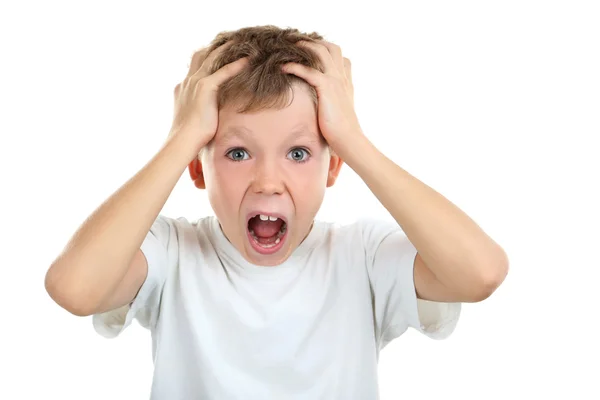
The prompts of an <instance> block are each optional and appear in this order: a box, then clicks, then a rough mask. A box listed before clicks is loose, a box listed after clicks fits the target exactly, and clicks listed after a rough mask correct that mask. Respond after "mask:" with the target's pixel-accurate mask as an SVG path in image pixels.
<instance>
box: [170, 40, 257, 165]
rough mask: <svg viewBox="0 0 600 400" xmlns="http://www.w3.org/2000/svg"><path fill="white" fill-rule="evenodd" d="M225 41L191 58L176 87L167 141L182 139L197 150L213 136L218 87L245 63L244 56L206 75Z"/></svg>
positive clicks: (226, 45)
mask: <svg viewBox="0 0 600 400" xmlns="http://www.w3.org/2000/svg"><path fill="white" fill-rule="evenodd" d="M230 45H231V42H230V43H226V44H224V45H222V46H221V47H219V48H217V49H215V50H214V51H213V52H211V53H210V54H208V49H206V48H204V49H201V50H198V51H197V52H196V53H195V54H194V56H193V57H192V62H191V65H190V69H189V71H188V74H187V76H186V78H185V79H184V80H183V81H182V82H181V83H179V84H178V85H177V86H176V87H175V110H174V117H173V124H172V126H171V131H170V133H169V138H168V140H172V139H173V138H178V140H179V139H181V140H182V141H183V142H185V143H188V144H189V146H191V147H192V148H194V149H195V154H196V155H197V154H198V153H199V152H200V150H201V149H202V148H203V147H204V146H206V145H207V144H208V142H210V141H211V140H212V138H213V137H214V135H215V133H216V131H217V127H218V120H219V110H218V105H217V93H218V89H219V87H220V86H221V85H222V84H223V83H224V82H226V81H227V80H228V79H229V78H232V77H233V76H235V75H236V74H237V73H239V72H240V71H241V70H242V69H243V68H244V67H245V66H246V65H247V57H244V58H241V59H239V60H236V61H234V62H232V63H230V64H227V65H225V66H223V67H222V68H220V69H219V70H218V71H215V73H213V74H211V75H209V73H208V69H209V68H210V66H211V65H212V64H213V61H214V59H215V57H217V56H218V55H219V54H221V53H222V52H223V50H224V48H227V47H229V46H230Z"/></svg>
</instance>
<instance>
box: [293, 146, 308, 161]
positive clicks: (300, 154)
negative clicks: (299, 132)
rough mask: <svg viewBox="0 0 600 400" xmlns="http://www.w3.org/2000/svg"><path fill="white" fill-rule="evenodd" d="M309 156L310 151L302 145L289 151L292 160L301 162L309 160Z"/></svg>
mask: <svg viewBox="0 0 600 400" xmlns="http://www.w3.org/2000/svg"><path fill="white" fill-rule="evenodd" d="M309 157H310V154H309V152H308V151H307V150H306V149H303V148H300V147H296V148H294V149H292V150H291V151H290V152H289V153H288V158H289V159H291V160H292V161H296V162H299V163H303V162H306V161H308V158H309Z"/></svg>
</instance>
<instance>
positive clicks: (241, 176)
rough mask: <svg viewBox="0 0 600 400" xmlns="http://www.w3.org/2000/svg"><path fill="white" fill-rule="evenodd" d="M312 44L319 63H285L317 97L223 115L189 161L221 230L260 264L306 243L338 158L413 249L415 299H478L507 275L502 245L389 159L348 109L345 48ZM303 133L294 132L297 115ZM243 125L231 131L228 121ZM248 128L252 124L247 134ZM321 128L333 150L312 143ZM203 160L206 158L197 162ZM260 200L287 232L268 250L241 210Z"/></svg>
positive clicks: (349, 90) (270, 262)
mask: <svg viewBox="0 0 600 400" xmlns="http://www.w3.org/2000/svg"><path fill="white" fill-rule="evenodd" d="M298 45H299V46H306V47H307V48H308V49H310V50H312V51H313V52H315V53H316V54H317V55H318V56H319V58H320V59H321V61H322V63H323V65H324V66H325V71H324V72H320V71H317V70H315V69H312V68H309V67H306V66H303V65H299V64H287V65H284V66H282V70H283V71H284V72H285V73H290V74H294V75H296V76H298V77H300V78H302V79H303V80H304V81H306V82H307V83H308V84H310V85H311V86H313V87H314V88H315V89H316V91H317V95H318V105H317V110H316V115H315V114H314V105H313V104H312V103H309V102H308V100H307V94H306V92H304V96H303V95H302V91H301V90H297V91H296V93H297V94H300V95H299V96H296V97H297V99H298V100H297V102H295V103H293V104H292V105H291V106H290V108H287V109H283V110H268V111H263V112H260V113H256V114H253V115H239V114H236V113H235V112H233V111H231V110H225V111H224V112H223V113H222V114H220V117H219V118H220V119H219V121H220V122H219V123H220V124H222V126H223V129H221V128H219V131H218V132H217V134H216V136H215V140H214V147H213V148H210V146H209V149H208V152H207V153H206V155H204V156H203V157H202V160H200V161H198V162H196V163H195V164H194V165H193V166H192V165H191V166H190V171H191V172H192V177H193V178H194V177H197V179H196V186H198V187H201V188H206V189H207V190H208V195H209V198H210V201H211V204H212V206H213V207H214V209H215V213H216V214H217V217H218V218H219V220H220V221H221V224H222V227H223V231H224V233H225V234H226V236H227V237H228V238H229V240H230V241H231V242H232V243H233V244H234V245H235V246H236V248H237V249H238V250H239V251H240V252H241V253H242V254H243V255H244V257H245V258H246V259H247V260H248V261H250V262H252V263H255V264H258V265H278V264H280V263H281V262H283V261H285V260H286V259H287V258H288V257H289V256H290V254H291V253H292V252H293V251H294V249H295V248H296V247H297V246H298V245H299V244H300V243H301V242H302V240H303V239H304V238H305V237H306V234H307V233H308V232H309V230H310V227H311V226H312V221H313V219H314V216H315V215H316V212H317V210H318V209H319V206H320V205H321V202H322V200H323V195H324V190H325V188H326V187H327V186H330V185H332V184H333V183H334V182H335V178H336V177H337V174H338V173H339V168H340V166H341V164H342V161H341V160H343V162H344V163H346V164H347V165H348V166H349V167H350V168H352V169H353V170H354V171H355V172H356V173H357V174H358V175H359V176H360V177H361V178H362V179H363V181H364V182H365V184H366V185H367V186H368V187H369V189H370V190H371V191H372V192H373V194H374V195H375V196H376V197H377V199H379V201H380V202H381V204H382V205H383V206H384V207H385V208H386V209H387V210H388V211H389V212H390V214H391V215H392V217H393V218H394V219H395V220H396V222H397V223H398V225H399V226H400V227H401V228H402V230H403V231H404V233H405V234H406V236H407V237H408V238H409V240H410V241H411V242H412V243H413V244H414V246H415V247H416V249H417V252H418V254H417V256H416V257H415V262H414V263H415V264H414V282H415V288H416V292H417V296H418V297H419V298H421V299H426V300H432V301H443V302H478V301H482V300H484V299H486V298H487V297H489V296H490V295H491V294H492V293H493V292H494V291H495V290H496V289H497V288H498V287H499V286H500V284H501V283H502V282H503V281H504V279H505V277H506V274H507V272H508V258H507V256H506V253H505V252H504V250H503V249H502V248H501V247H500V246H499V245H498V244H497V243H496V242H495V241H494V240H493V239H492V238H490V237H489V236H488V235H487V234H486V233H485V232H484V231H483V230H482V229H481V228H480V227H479V226H478V225H477V224H476V223H475V222H474V221H473V220H472V219H471V218H470V217H469V216H468V215H466V214H465V213H464V212H463V211H462V210H460V209H459V208H458V207H457V206H455V205H454V204H453V203H451V202H450V201H449V200H448V199H446V198H445V197H443V196H442V195H441V194H440V193H438V192H436V191H435V190H434V189H432V188H431V187H429V186H427V185H426V184H425V183H423V182H421V181H419V180H418V179H416V178H415V177H414V176H412V175H410V174H409V173H408V172H407V171H405V170H404V169H402V168H401V167H400V166H398V165H397V164H395V163H394V162H392V161H391V160H390V159H389V158H387V157H386V156H385V155H384V154H383V153H382V152H381V151H379V150H378V149H377V148H376V147H375V146H374V145H373V144H372V143H371V142H370V141H369V140H368V139H367V137H366V136H365V134H364V133H363V131H362V128H361V127H360V124H359V122H358V118H357V115H356V112H355V110H354V89H353V85H352V74H351V64H350V60H349V59H347V58H344V57H343V56H342V51H341V48H340V47H339V46H337V45H335V44H332V43H329V42H326V41H311V42H306V41H301V42H299V43H298ZM303 122H304V123H306V124H307V129H306V131H311V132H313V134H312V135H311V134H307V135H304V136H300V135H297V134H296V135H294V134H292V133H291V132H292V130H293V129H294V128H295V127H296V126H297V125H299V124H301V123H303ZM236 125H237V126H243V127H246V128H247V129H248V130H249V131H248V132H247V133H246V134H242V135H237V136H229V135H226V133H227V131H228V130H230V129H231V127H232V126H236ZM250 131H251V133H250ZM316 132H320V133H321V134H322V135H323V138H324V139H325V140H326V141H327V143H328V144H329V146H330V147H331V148H332V150H333V152H332V153H329V152H328V151H327V150H326V148H325V147H324V146H323V147H319V146H318V145H316V143H317V138H318V135H317V133H316ZM236 146H239V147H244V148H245V149H246V150H247V151H248V154H249V156H250V157H249V159H248V160H244V161H241V162H237V163H236V162H234V161H231V160H230V159H227V158H226V157H225V153H226V151H227V150H228V149H231V148H232V147H236ZM297 146H301V147H307V148H310V149H311V151H312V153H313V156H312V157H311V159H310V161H309V162H308V163H307V164H300V165H299V164H297V163H294V162H292V161H290V160H289V159H288V158H286V155H287V154H288V152H289V150H290V149H292V148H293V147H297ZM203 166H204V167H203ZM255 207H259V208H260V207H264V208H265V209H266V210H267V211H268V210H275V211H280V212H282V213H285V214H284V215H285V216H286V217H288V218H289V221H290V224H289V226H288V229H290V230H291V231H290V237H289V238H288V241H287V243H286V244H285V246H284V248H282V249H281V251H280V252H278V253H277V254H274V255H270V256H268V257H264V256H262V257H261V256H259V255H257V254H256V253H255V252H253V250H252V248H251V247H250V245H249V243H248V240H247V239H246V237H245V229H246V220H245V216H246V212H247V211H249V210H251V209H254V208H255Z"/></svg>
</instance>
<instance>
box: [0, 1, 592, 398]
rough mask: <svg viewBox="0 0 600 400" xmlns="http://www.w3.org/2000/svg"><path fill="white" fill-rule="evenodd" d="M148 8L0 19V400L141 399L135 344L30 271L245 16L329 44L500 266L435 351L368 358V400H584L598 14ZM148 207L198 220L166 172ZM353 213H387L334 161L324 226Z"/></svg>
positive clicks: (18, 9) (374, 111) (381, 136)
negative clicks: (492, 283)
mask: <svg viewBox="0 0 600 400" xmlns="http://www.w3.org/2000/svg"><path fill="white" fill-rule="evenodd" d="M149 3H150V2H147V1H146V2H142V1H104V2H93V3H92V2H82V1H80V2H75V1H71V2H67V1H49V2H42V1H37V2H33V1H19V2H17V1H13V2H9V1H7V2H3V3H2V6H1V7H0V38H1V39H0V40H1V41H2V42H1V43H2V46H1V48H0V71H1V74H0V106H1V108H0V114H1V117H0V133H1V136H0V137H1V139H0V140H1V142H0V163H1V164H0V167H1V168H0V173H1V174H2V176H1V182H2V196H1V200H0V201H1V202H2V204H1V212H2V231H1V233H0V235H2V236H1V239H2V240H1V241H0V243H1V250H2V258H1V261H0V262H1V268H2V272H3V275H2V281H1V283H0V285H1V287H2V289H1V290H0V296H1V298H0V300H1V302H0V305H1V306H0V307H1V312H2V316H1V318H0V324H1V329H0V335H1V340H0V365H1V368H2V371H3V372H2V375H1V377H0V381H1V383H0V398H2V399H25V398H27V399H30V398H61V399H107V398H118V399H121V398H122V399H144V398H148V395H149V391H150V384H151V378H152V361H151V342H150V336H149V333H148V332H147V331H145V330H144V329H143V328H141V327H140V326H139V325H137V324H134V325H132V326H131V327H130V328H129V329H127V330H126V331H125V332H124V333H123V335H122V336H120V337H119V338H118V339H114V340H108V339H104V338H102V337H100V336H99V335H97V334H96V333H95V332H94V330H93V328H92V323H91V318H78V317H75V316H72V315H70V314H69V313H67V312H66V311H64V310H62V309H61V308H59V307H58V306H57V305H56V304H54V303H53V302H52V301H51V300H50V298H49V297H48V295H47V293H46V292H45V290H44V285H43V281H44V274H45V272H46V270H47V268H48V267H49V265H50V263H51V262H52V261H53V259H54V258H55V257H56V256H57V255H58V253H59V252H60V251H61V250H62V247H63V246H64V245H65V244H66V242H67V241H68V239H69V238H70V236H71V234H72V233H73V232H74V231H75V229H76V228H77V227H78V226H79V224H81V223H82V222H83V220H84V219H85V218H86V217H87V216H88V215H89V214H90V213H91V212H92V211H93V210H94V209H95V208H96V207H97V206H98V205H99V204H100V203H101V202H102V201H103V200H104V199H106V198H107V197H108V196H109V195H110V194H111V193H113V192H114V191H115V190H116V189H117V188H118V187H119V186H120V185H122V184H123V183H124V182H125V181H126V180H127V179H129V178H130V177H131V176H132V175H133V174H135V173H136V172H137V171H138V170H139V169H140V168H141V167H142V166H143V165H144V164H145V163H146V162H147V161H148V160H149V159H150V158H151V157H152V156H153V155H154V153H155V152H156V151H157V150H158V148H159V146H160V145H161V144H162V141H163V140H164V138H165V136H166V134H167V131H168V128H169V127H170V123H171V117H172V90H173V87H174V86H175V85H176V84H177V83H178V82H179V81H180V80H181V79H182V78H183V77H184V75H185V73H186V71H187V67H188V63H189V60H190V57H191V55H192V53H193V51H194V50H195V49H197V48H199V47H203V46H204V45H206V44H208V42H210V40H211V39H212V38H213V37H214V36H215V35H216V34H217V33H218V32H220V31H222V30H229V29H237V28H241V27H243V26H249V25H262V24H275V25H278V26H280V27H287V26H291V27H296V28H299V29H300V30H302V31H317V32H319V33H321V34H323V35H324V36H325V37H326V39H328V40H330V41H332V42H335V43H337V44H339V45H340V46H342V49H343V51H344V54H345V55H346V56H347V57H349V58H350V59H351V60H352V62H353V73H354V82H355V87H356V107H357V112H358V114H359V118H360V121H361V125H362V126H363V129H364V130H365V132H366V133H367V134H368V135H369V137H370V138H371V139H372V140H373V141H374V142H375V144H376V145H377V146H379V148H380V149H381V150H382V151H384V153H385V154H387V155H388V156H390V157H391V158H393V159H394V161H396V162H397V163H398V164H399V165H401V166H402V167H403V168H405V169H407V170H408V171H409V172H411V173H412V174H414V175H415V176H417V177H418V178H419V179H421V180H423V181H424V182H426V183H427V184H429V185H430V186H432V187H434V188H435V189H436V190H438V191H439V192H441V193H442V194H444V195H445V196H446V197H447V198H449V199H450V200H451V201H453V202H454V203H456V204H457V205H458V206H459V207H461V208H462V209H463V210H465V211H466V212H467V213H468V214H469V215H470V216H472V217H473V218H474V219H475V220H476V221H477V222H478V223H479V224H480V225H481V226H482V227H483V228H484V229H485V230H486V231H487V232H488V233H489V234H490V235H491V236H492V237H493V238H495V239H496V240H497V241H498V242H499V243H501V244H502V245H503V246H504V248H505V249H506V251H507V253H508V255H509V257H510V261H511V265H510V267H511V270H510V273H509V276H508V278H507V279H506V281H505V283H504V284H503V286H502V287H501V288H500V289H498V291H497V292H496V293H495V294H494V295H493V296H492V297H491V298H489V299H488V300H486V301H484V302H482V303H478V304H467V305H465V306H464V308H463V314H462V318H461V321H460V323H459V325H458V327H457V329H456V331H455V332H454V334H453V335H452V336H451V338H449V339H447V340H445V341H433V340H431V339H427V338H425V337H423V336H422V335H419V334H418V333H416V332H415V331H409V332H407V333H406V334H405V335H403V336H402V337H401V338H400V339H398V340H396V341H395V342H393V343H392V344H390V345H389V346H388V347H387V348H385V349H384V350H383V352H382V355H381V362H380V379H381V382H380V387H381V398H382V399H384V400H386V399H401V398H404V399H414V398H419V399H440V398H442V397H441V396H444V397H443V398H447V397H446V396H448V397H449V398H459V399H480V398H486V399H508V398H511V399H533V398H536V399H541V398H546V397H547V396H552V395H556V396H558V397H559V398H573V399H599V398H600V389H599V388H598V384H593V382H592V380H596V379H597V378H598V372H599V369H600V368H599V367H598V359H599V357H600V351H599V345H598V337H597V336H598V333H597V332H598V328H599V327H600V326H599V323H598V320H599V318H598V305H599V301H598V297H597V295H596V293H597V290H598V280H597V279H598V276H599V274H598V269H599V267H600V261H599V257H598V249H600V245H599V243H598V242H599V240H598V239H599V235H598V230H597V227H598V223H599V222H600V221H599V212H598V205H599V204H600V201H599V200H600V196H599V195H598V183H599V181H600V179H599V177H598V175H599V172H600V161H599V159H600V155H599V154H600V150H599V148H598V145H597V144H596V143H597V139H598V136H599V134H600V60H599V54H600V53H599V52H600V50H599V49H600V28H599V26H600V24H599V22H598V21H600V13H599V12H598V8H597V7H596V6H597V2H595V1H588V2H584V1H562V2H559V1H523V0H520V1H514V0H511V1H502V2H499V1H497V2H484V1H451V2H450V1H435V2H434V1H419V2H410V3H409V2H403V3H394V4H395V5H394V8H392V6H390V5H389V4H388V5H385V4H387V2H385V3H384V2H378V1H367V2H364V3H360V5H357V6H349V5H347V4H343V3H342V2H338V4H334V2H331V1H323V0H322V1H317V2H307V1H302V2H284V1H273V2H265V1H262V2H261V1H239V0H231V1H227V2H219V1H210V2H201V1H197V2H188V3H184V2H181V1H168V2H167V1H163V2H155V3H153V4H152V5H150V4H149ZM203 3H211V4H213V3H214V4H217V3H220V4H221V5H219V6H214V5H211V6H208V5H206V4H203ZM390 4H391V2H390ZM163 213H164V214H166V215H168V216H171V217H177V216H185V217H187V218H189V219H195V218H198V217H200V216H202V215H205V214H207V213H212V210H211V209H210V207H209V205H208V202H207V200H206V197H205V194H204V193H203V192H201V191H198V190H196V189H195V188H194V186H193V184H192V182H191V180H190V179H189V177H188V175H187V174H184V175H183V176H182V179H181V180H180V181H179V183H178V185H177V186H176V188H175V190H174V192H173V194H172V196H171V197H170V198H169V200H168V202H167V203H166V205H165V207H164V209H163ZM367 214H368V215H371V216H376V217H379V216H380V217H387V214H386V212H385V210H384V209H383V208H382V207H381V206H380V205H379V204H378V202H377V201H376V199H375V198H374V197H373V195H372V194H371V193H370V192H369V190H368V189H367V188H366V186H364V184H363V183H362V182H361V181H360V180H359V178H358V177H357V176H356V175H355V174H354V173H353V172H352V171H351V170H350V169H348V168H346V169H345V170H344V171H343V173H342V177H341V179H340V181H339V183H338V184H337V186H336V187H334V188H332V189H331V190H329V193H328V195H327V197H326V201H325V203H324V204H323V208H322V211H321V213H320V217H321V218H325V219H337V220H340V221H347V220H353V219H355V218H357V217H360V216H362V215H367Z"/></svg>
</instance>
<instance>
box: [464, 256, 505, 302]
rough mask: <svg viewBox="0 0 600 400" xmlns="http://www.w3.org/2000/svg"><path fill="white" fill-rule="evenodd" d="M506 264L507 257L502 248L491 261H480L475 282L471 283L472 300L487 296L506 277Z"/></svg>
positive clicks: (476, 300)
mask: <svg viewBox="0 0 600 400" xmlns="http://www.w3.org/2000/svg"><path fill="white" fill-rule="evenodd" d="M508 266H509V262H508V257H507V255H506V253H505V252H504V251H503V250H502V249H501V251H500V254H499V255H498V256H497V257H495V258H494V259H493V260H492V261H488V262H486V263H480V264H479V266H478V270H479V272H478V273H477V279H476V280H475V282H477V283H475V284H474V285H473V286H474V290H473V292H472V295H471V296H472V299H471V300H472V302H480V301H483V300H486V299H487V298H489V297H490V296H491V295H492V294H493V293H494V292H495V291H496V290H497V289H498V288H499V287H500V285H502V283H503V282H504V280H505V279H506V276H507V275H508V269H509V268H508Z"/></svg>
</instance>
